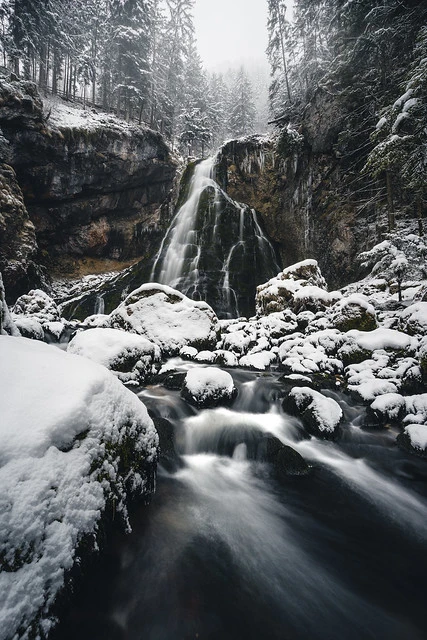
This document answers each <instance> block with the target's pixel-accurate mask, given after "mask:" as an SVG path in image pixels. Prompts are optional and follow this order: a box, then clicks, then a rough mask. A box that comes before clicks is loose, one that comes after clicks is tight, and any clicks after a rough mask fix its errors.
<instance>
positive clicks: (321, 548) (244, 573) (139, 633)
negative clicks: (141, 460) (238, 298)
mask: <svg viewBox="0 0 427 640" xmlns="http://www.w3.org/2000/svg"><path fill="white" fill-rule="evenodd" d="M174 366H180V367H183V368H184V367H186V368H188V367H191V366H194V365H193V364H186V365H184V364H183V363H182V362H181V364H179V362H178V360H176V361H175V362H174ZM232 374H233V377H234V380H235V383H236V384H237V386H238V387H239V395H238V397H237V399H236V400H235V401H234V403H233V405H232V406H231V407H228V408H216V409H207V410H202V411H196V410H195V409H193V408H191V407H190V406H188V405H187V404H185V402H184V401H183V400H182V399H181V398H180V397H179V395H178V394H177V393H176V392H175V393H174V392H170V391H169V392H168V391H165V390H164V389H163V388H162V387H153V388H148V389H146V390H144V391H142V392H141V394H140V395H141V399H142V400H143V401H144V403H145V404H146V405H147V406H148V408H149V409H150V411H151V412H152V414H153V415H155V416H157V418H159V419H160V418H161V419H163V420H167V421H169V423H171V424H173V426H174V431H175V434H176V439H177V443H178V446H179V448H180V450H181V452H182V454H183V456H182V465H181V467H178V469H177V471H176V472H175V473H172V472H166V471H164V470H163V471H162V470H161V472H160V474H159V478H158V488H157V492H156V497H155V501H154V502H153V504H152V505H151V506H150V507H148V510H147V508H143V509H141V511H140V512H139V515H138V514H137V515H136V517H134V520H133V529H134V532H133V533H132V534H131V535H130V536H129V537H125V538H124V537H119V538H116V540H115V542H114V544H113V547H110V549H109V555H108V556H107V557H108V562H104V563H103V564H102V565H101V567H100V570H99V572H98V573H96V572H95V574H94V575H93V576H92V578H91V581H89V583H88V584H87V585H86V590H83V593H82V596H81V602H80V605H79V614H78V616H77V615H75V616H74V618H71V620H70V619H67V620H65V621H64V624H63V625H62V628H60V629H59V631H60V635H59V636H58V637H59V638H60V640H67V639H68V638H70V639H71V638H75V637H76V636H77V635H79V637H80V638H81V640H89V639H91V638H93V637H103V639H104V640H114V639H119V638H120V639H121V640H137V639H139V638H142V637H143V638H145V639H146V640H160V639H161V640H177V638H207V639H209V640H219V639H221V640H241V639H243V638H245V640H264V639H267V638H268V639H269V640H342V638H346V639H348V640H372V639H374V638H375V640H403V639H405V640H422V639H423V638H424V637H425V633H424V632H425V614H424V590H423V586H424V576H425V571H426V570H427V564H426V559H425V553H424V551H425V544H426V541H427V525H426V513H427V503H426V491H425V488H423V485H422V483H421V482H420V480H422V479H423V477H424V478H425V470H424V471H423V464H424V462H423V461H422V460H417V459H414V458H408V456H407V455H406V454H405V453H404V452H402V451H400V450H399V449H397V448H395V447H393V445H392V443H393V440H394V438H393V436H392V435H391V434H388V433H387V432H385V433H384V432H378V431H377V432H366V431H364V430H363V429H361V428H360V427H359V426H358V418H357V416H358V415H360V411H361V410H360V407H357V406H356V407H352V406H349V405H348V404H346V403H345V400H344V396H339V395H338V394H335V397H336V398H337V399H339V400H340V402H341V404H342V408H343V410H344V413H345V415H346V416H347V419H348V421H347V424H346V425H345V433H346V437H345V438H344V439H343V441H342V442H341V443H340V444H336V443H333V442H325V441H319V440H318V439H316V438H307V435H306V434H305V433H304V430H303V429H302V426H301V423H300V422H299V420H297V419H296V418H291V417H290V416H287V415H286V414H285V413H283V410H282V408H281V401H280V390H281V385H280V383H279V382H278V380H277V378H278V374H273V373H271V374H266V375H263V376H259V375H258V374H256V373H251V372H244V371H237V370H233V371H232ZM257 434H258V435H257ZM259 434H261V435H262V434H264V435H265V434H273V435H274V436H275V437H276V438H278V439H279V440H280V441H281V442H282V443H284V444H286V445H288V446H289V445H290V446H292V447H293V448H294V449H296V450H298V451H300V453H302V454H303V455H304V457H305V458H306V459H307V460H309V461H310V462H311V463H312V465H313V467H312V469H311V471H310V473H309V475H307V476H305V477H289V478H287V479H286V480H285V481H284V484H280V483H279V482H278V481H277V480H276V479H274V477H272V475H271V469H270V468H269V466H268V465H267V464H266V463H264V462H262V461H259V460H252V459H247V458H248V457H250V456H249V455H248V456H247V455H246V452H249V450H250V446H251V442H252V441H253V439H254V438H257V437H259ZM423 474H424V476H423ZM282 483H283V480H282ZM85 612H86V613H85Z"/></svg>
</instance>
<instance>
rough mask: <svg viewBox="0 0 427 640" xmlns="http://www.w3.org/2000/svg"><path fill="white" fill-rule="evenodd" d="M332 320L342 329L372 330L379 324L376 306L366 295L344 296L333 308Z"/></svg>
mask: <svg viewBox="0 0 427 640" xmlns="http://www.w3.org/2000/svg"><path fill="white" fill-rule="evenodd" d="M330 321H331V324H332V326H333V327H335V328H336V329H339V330H340V331H344V332H345V331H349V330H351V329H353V330H360V331H371V330H372V329H375V328H376V327H377V326H378V324H377V319H376V313H375V309H374V307H373V306H372V305H371V304H369V302H368V301H367V300H366V298H365V297H364V296H361V295H351V296H349V297H347V298H343V299H342V300H340V301H339V302H337V303H336V305H334V307H333V308H332V309H331V315H330Z"/></svg>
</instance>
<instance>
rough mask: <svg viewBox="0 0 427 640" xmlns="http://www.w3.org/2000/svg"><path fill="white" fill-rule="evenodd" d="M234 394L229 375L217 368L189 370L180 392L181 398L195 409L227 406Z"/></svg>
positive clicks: (235, 392) (232, 383) (234, 390)
mask: <svg viewBox="0 0 427 640" xmlns="http://www.w3.org/2000/svg"><path fill="white" fill-rule="evenodd" d="M236 394H237V389H236V387H235V386H234V382H233V378H232V377H231V375H230V374H229V373H227V371H222V370H221V369H218V368H217V367H206V368H198V367H197V368H194V369H190V371H188V372H187V374H186V376H185V380H184V386H183V388H182V391H181V395H182V397H183V398H184V399H185V400H187V401H188V402H190V404H194V405H195V406H196V407H216V406H218V405H220V404H228V403H229V402H231V400H233V398H235V396H236Z"/></svg>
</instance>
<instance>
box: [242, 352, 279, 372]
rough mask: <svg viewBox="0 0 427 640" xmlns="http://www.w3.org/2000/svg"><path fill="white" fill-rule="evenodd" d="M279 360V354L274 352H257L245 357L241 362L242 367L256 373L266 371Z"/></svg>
mask: <svg viewBox="0 0 427 640" xmlns="http://www.w3.org/2000/svg"><path fill="white" fill-rule="evenodd" d="M276 359H277V354H276V353H274V352H273V351H257V352H255V353H249V354H248V355H247V356H243V357H242V358H240V360H239V366H240V367H246V368H248V369H253V370H255V371H265V370H266V369H269V368H270V365H271V364H272V363H273V362H275V360H276Z"/></svg>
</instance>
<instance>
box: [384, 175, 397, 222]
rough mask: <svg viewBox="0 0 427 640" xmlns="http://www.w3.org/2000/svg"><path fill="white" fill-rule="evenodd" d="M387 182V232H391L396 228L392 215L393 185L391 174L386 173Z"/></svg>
mask: <svg viewBox="0 0 427 640" xmlns="http://www.w3.org/2000/svg"><path fill="white" fill-rule="evenodd" d="M386 180H387V211H388V230H389V232H391V231H393V230H394V228H395V226H396V219H395V215H394V203H393V184H392V176H391V172H390V171H387V173H386Z"/></svg>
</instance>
